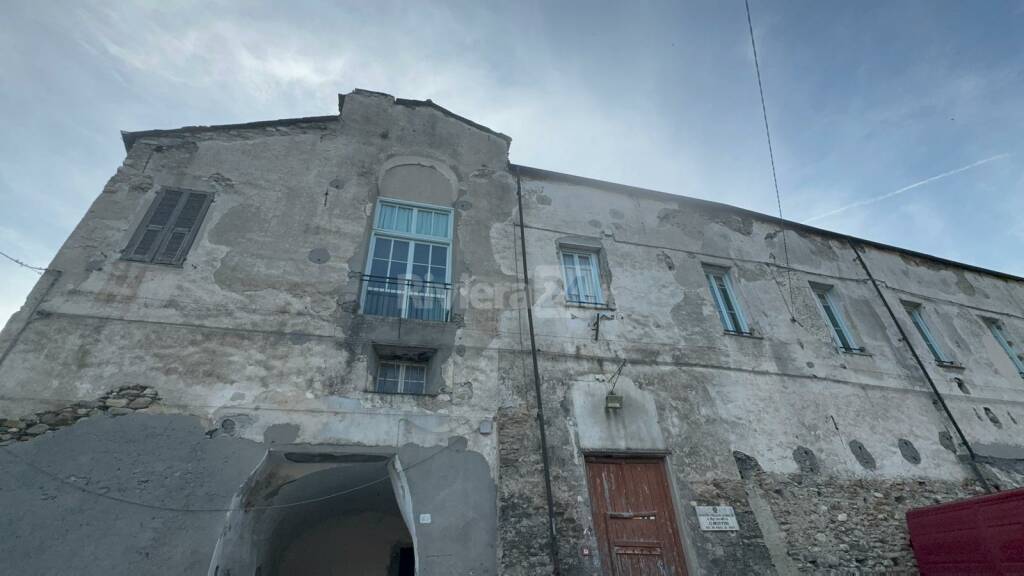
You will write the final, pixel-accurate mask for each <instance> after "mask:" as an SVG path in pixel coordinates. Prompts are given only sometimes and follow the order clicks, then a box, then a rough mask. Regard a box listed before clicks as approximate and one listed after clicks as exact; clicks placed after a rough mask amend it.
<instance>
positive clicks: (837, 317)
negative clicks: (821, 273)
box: [811, 284, 864, 352]
mask: <svg viewBox="0 0 1024 576" xmlns="http://www.w3.org/2000/svg"><path fill="white" fill-rule="evenodd" d="M811 290H813V291H814V297H815V299H816V300H817V301H818V306H819V308H820V309H821V313H822V315H823V316H824V317H825V320H826V321H827V322H828V326H829V329H830V330H831V331H832V340H833V341H834V342H835V343H836V346H838V347H839V349H840V350H842V351H843V352H863V351H864V349H863V348H860V347H858V346H857V343H856V341H855V340H854V339H853V333H852V332H851V331H850V328H849V326H847V324H846V319H845V318H844V317H843V311H842V309H841V308H840V306H839V299H838V297H837V296H836V291H835V288H833V287H831V286H823V285H819V284H811Z"/></svg>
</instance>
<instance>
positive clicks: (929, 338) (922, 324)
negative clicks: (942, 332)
mask: <svg viewBox="0 0 1024 576" xmlns="http://www.w3.org/2000/svg"><path fill="white" fill-rule="evenodd" d="M903 308H904V309H905V310H906V311H907V315H908V316H910V322H911V323H912V324H913V325H914V327H915V328H917V334H918V335H919V336H921V339H922V340H924V343H925V346H927V347H928V350H929V351H931V353H932V357H933V358H934V359H935V361H936V362H937V363H939V364H946V365H951V364H954V362H953V359H952V358H950V357H949V355H947V354H946V351H945V349H944V348H943V347H942V346H941V345H940V344H939V341H938V339H936V338H935V334H934V333H933V332H932V329H931V327H930V326H929V325H928V320H926V319H925V317H924V306H922V305H921V304H918V303H916V302H904V303H903Z"/></svg>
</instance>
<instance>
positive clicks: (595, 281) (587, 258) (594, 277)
mask: <svg viewBox="0 0 1024 576" xmlns="http://www.w3.org/2000/svg"><path fill="white" fill-rule="evenodd" d="M562 273H563V274H564V275H565V300H566V302H568V303H569V304H588V305H591V306H603V305H604V300H603V299H602V296H601V275H600V273H599V272H598V262H597V253H596V252H582V251H571V250H562Z"/></svg>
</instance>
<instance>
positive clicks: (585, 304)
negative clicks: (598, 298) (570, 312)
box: [565, 300, 615, 310]
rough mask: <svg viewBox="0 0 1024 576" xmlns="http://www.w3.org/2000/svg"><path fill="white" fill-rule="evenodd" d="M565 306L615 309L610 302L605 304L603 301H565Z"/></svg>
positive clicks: (588, 308)
mask: <svg viewBox="0 0 1024 576" xmlns="http://www.w3.org/2000/svg"><path fill="white" fill-rule="evenodd" d="M565 306H566V308H585V309H587V310H615V307H614V306H612V305H611V304H605V303H604V302H594V303H590V302H571V301H568V300H567V301H566V302H565Z"/></svg>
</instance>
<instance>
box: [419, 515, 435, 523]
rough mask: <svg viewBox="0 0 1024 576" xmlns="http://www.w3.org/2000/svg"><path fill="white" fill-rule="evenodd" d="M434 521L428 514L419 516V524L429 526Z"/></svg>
mask: <svg viewBox="0 0 1024 576" xmlns="http://www.w3.org/2000/svg"><path fill="white" fill-rule="evenodd" d="M433 521H434V519H433V518H431V517H430V514H420V524H430V523H431V522H433Z"/></svg>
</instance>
